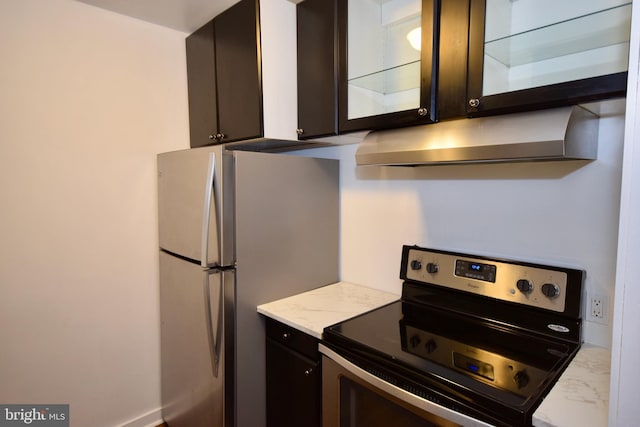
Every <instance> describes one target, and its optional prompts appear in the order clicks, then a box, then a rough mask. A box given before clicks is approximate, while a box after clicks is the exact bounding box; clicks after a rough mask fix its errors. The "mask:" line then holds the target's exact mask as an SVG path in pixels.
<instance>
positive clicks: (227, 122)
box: [214, 0, 263, 142]
mask: <svg viewBox="0 0 640 427" xmlns="http://www.w3.org/2000/svg"><path fill="white" fill-rule="evenodd" d="M214 39H215V45H216V50H215V52H216V82H217V85H216V86H217V91H218V128H219V131H220V133H221V134H222V135H223V136H222V138H221V140H222V142H230V141H239V140H243V139H250V138H258V137H260V136H262V135H263V126H262V88H261V75H260V66H259V60H260V59H259V55H258V47H259V46H260V33H259V24H258V0H242V1H240V2H239V3H237V4H235V5H234V6H232V7H230V8H229V9H227V10H226V11H224V12H223V13H221V14H220V15H218V16H217V17H216V18H215V19H214Z"/></svg>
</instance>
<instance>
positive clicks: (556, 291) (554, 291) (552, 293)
mask: <svg viewBox="0 0 640 427" xmlns="http://www.w3.org/2000/svg"><path fill="white" fill-rule="evenodd" d="M542 293H543V294H544V295H545V296H547V297H548V298H555V297H557V296H558V295H560V288H558V285H556V284H555V283H545V284H544V285H542Z"/></svg>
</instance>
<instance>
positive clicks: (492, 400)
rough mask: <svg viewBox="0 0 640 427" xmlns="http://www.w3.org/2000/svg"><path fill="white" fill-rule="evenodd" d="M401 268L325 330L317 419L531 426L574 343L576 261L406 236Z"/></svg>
mask: <svg viewBox="0 0 640 427" xmlns="http://www.w3.org/2000/svg"><path fill="white" fill-rule="evenodd" d="M400 277H401V279H403V280H404V283H403V290H402V299H401V300H400V301H397V302H395V303H392V304H389V305H386V306H383V307H381V308H379V309H376V310H373V311H370V312H368V313H365V314H362V315H360V316H358V317H355V318H352V319H349V320H347V321H345V322H342V323H339V324H337V325H333V326H330V327H328V328H326V329H325V330H324V334H323V341H322V343H321V345H320V351H321V353H322V355H323V361H322V369H323V420H324V421H323V423H324V427H347V426H348V427H364V426H366V427H376V426H385V427H387V426H390V425H393V426H403V427H409V426H411V427H413V426H459V425H463V426H486V425H497V426H510V427H511V426H530V425H531V423H532V415H533V413H534V411H535V409H536V408H537V407H538V406H539V404H540V403H541V402H542V400H543V399H544V397H545V395H546V394H547V393H548V392H549V391H550V389H551V387H552V386H553V384H554V383H555V382H556V381H557V379H558V377H559V376H560V374H561V373H562V372H563V371H564V369H565V368H566V367H567V365H568V364H569V362H570V361H571V360H572V358H573V357H574V355H575V354H576V352H577V351H578V349H579V348H580V343H581V325H582V321H581V300H582V298H581V296H582V288H583V282H584V277H585V273H584V271H582V270H576V269H572V268H563V267H553V266H547V265H539V264H533V263H528V262H518V261H510V260H505V259H494V258H489V257H483V256H477V255H468V254H462V253H454V252H448V251H442V250H434V249H426V248H421V247H417V246H404V247H403V250H402V262H401V268H400Z"/></svg>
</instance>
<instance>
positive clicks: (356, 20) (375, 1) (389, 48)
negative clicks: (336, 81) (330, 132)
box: [347, 0, 422, 120]
mask: <svg viewBox="0 0 640 427" xmlns="http://www.w3.org/2000/svg"><path fill="white" fill-rule="evenodd" d="M421 9H422V0H349V1H348V13H347V16H348V24H347V46H348V49H347V100H348V102H347V119H348V120H352V119H358V118H362V117H370V116H376V115H381V114H387V113H393V112H398V111H405V110H410V109H418V108H419V107H420V75H421V67H420V40H421V34H420V26H421V13H422V10H421Z"/></svg>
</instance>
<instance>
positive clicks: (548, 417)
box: [533, 344, 611, 427]
mask: <svg viewBox="0 0 640 427" xmlns="http://www.w3.org/2000/svg"><path fill="white" fill-rule="evenodd" d="M610 369H611V352H610V350H609V349H606V348H602V347H596V346H593V345H589V344H583V345H582V347H581V348H580V350H579V351H578V354H576V357H575V358H574V359H573V360H572V361H571V364H570V365H569V366H568V367H567V369H566V370H565V371H564V373H563V374H562V376H561V377H560V379H559V380H558V382H557V383H556V384H555V385H554V386H553V389H551V392H549V394H548V395H547V397H546V398H545V399H544V401H543V402H542V404H541V405H540V406H539V407H538V409H537V410H536V412H535V413H534V414H533V425H534V426H536V427H575V426H589V427H606V425H607V418H608V416H609V379H610Z"/></svg>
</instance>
